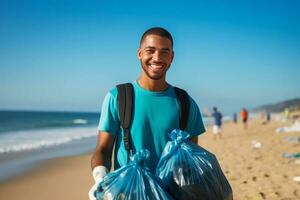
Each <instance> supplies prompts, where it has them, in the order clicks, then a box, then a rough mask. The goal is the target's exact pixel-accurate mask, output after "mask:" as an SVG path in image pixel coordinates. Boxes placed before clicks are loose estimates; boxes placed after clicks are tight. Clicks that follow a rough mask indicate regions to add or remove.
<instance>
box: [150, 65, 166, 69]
mask: <svg viewBox="0 0 300 200" xmlns="http://www.w3.org/2000/svg"><path fill="white" fill-rule="evenodd" d="M150 67H151V68H153V69H161V68H163V65H150Z"/></svg>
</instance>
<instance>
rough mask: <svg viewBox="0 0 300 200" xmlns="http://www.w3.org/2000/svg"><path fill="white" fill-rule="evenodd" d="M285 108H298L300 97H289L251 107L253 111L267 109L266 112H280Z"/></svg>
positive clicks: (299, 107) (299, 106)
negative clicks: (288, 98) (284, 99)
mask: <svg viewBox="0 0 300 200" xmlns="http://www.w3.org/2000/svg"><path fill="white" fill-rule="evenodd" d="M285 108H289V109H290V110H299V109H300V98H296V99H290V100H286V101H283V102H279V103H274V104H267V105H263V106H259V107H256V108H254V109H252V111H253V112H260V111H267V112H282V111H284V109H285Z"/></svg>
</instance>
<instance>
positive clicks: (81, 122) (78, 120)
mask: <svg viewBox="0 0 300 200" xmlns="http://www.w3.org/2000/svg"><path fill="white" fill-rule="evenodd" d="M87 123H88V121H87V120H85V119H74V120H73V124H87Z"/></svg>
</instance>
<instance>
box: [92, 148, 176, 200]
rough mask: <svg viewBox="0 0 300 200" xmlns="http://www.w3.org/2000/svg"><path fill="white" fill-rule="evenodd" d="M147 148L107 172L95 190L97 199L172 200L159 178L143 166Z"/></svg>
mask: <svg viewBox="0 0 300 200" xmlns="http://www.w3.org/2000/svg"><path fill="white" fill-rule="evenodd" d="M149 156H150V152H149V151H148V150H141V151H140V152H138V153H136V154H135V155H134V156H133V157H131V159H130V162H129V163H128V164H127V165H125V166H123V167H121V168H120V169H118V170H116V171H114V172H111V173H109V174H107V175H106V176H105V177H104V179H103V181H102V182H100V183H99V186H98V188H97V190H96V192H95V196H96V199H97V200H172V199H173V198H172V197H171V196H170V195H169V194H168V193H167V192H166V191H165V190H164V189H163V187H162V182H161V180H160V179H159V178H158V177H156V176H155V175H152V174H151V172H150V171H149V169H148V168H147V167H146V166H145V161H146V160H147V159H148V158H149Z"/></svg>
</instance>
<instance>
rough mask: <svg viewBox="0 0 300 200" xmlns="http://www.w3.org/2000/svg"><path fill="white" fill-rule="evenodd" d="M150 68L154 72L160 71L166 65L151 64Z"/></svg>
mask: <svg viewBox="0 0 300 200" xmlns="http://www.w3.org/2000/svg"><path fill="white" fill-rule="evenodd" d="M149 66H150V68H151V69H152V70H153V71H160V70H162V69H164V68H165V65H164V64H151V65H149Z"/></svg>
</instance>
